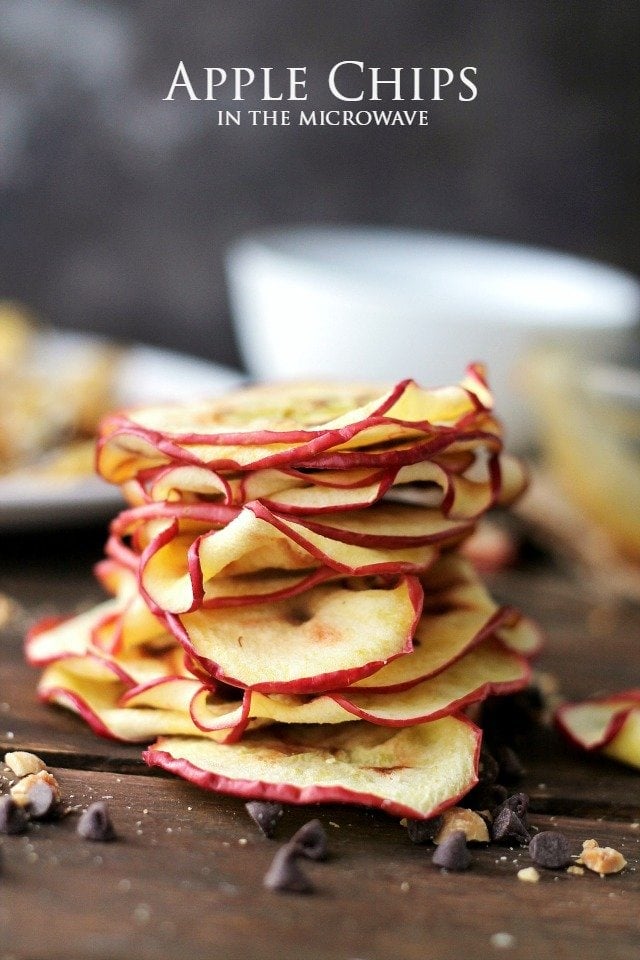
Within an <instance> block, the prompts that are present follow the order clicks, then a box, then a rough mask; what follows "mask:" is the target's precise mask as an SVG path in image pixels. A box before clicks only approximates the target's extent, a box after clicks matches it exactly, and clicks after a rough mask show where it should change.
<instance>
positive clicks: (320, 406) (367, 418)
mask: <svg viewBox="0 0 640 960" xmlns="http://www.w3.org/2000/svg"><path fill="white" fill-rule="evenodd" d="M408 383H409V381H404V382H402V383H400V384H397V385H396V386H395V387H394V388H392V390H390V391H388V392H387V393H385V394H383V395H382V396H378V397H376V398H375V399H373V400H371V399H369V400H368V401H367V403H366V405H365V406H364V407H362V406H361V405H359V404H358V403H357V402H356V407H355V409H354V408H353V407H351V409H350V412H349V413H347V414H346V415H345V411H346V410H348V409H349V407H348V406H347V405H345V403H344V402H343V401H340V403H339V404H338V405H337V406H336V404H335V403H334V397H335V387H334V386H333V387H331V388H328V387H327V385H326V384H325V385H316V387H315V388H312V390H313V389H315V390H316V393H315V397H314V398H313V399H312V400H311V403H310V405H311V406H312V407H313V408H314V411H315V414H317V416H318V417H319V418H320V420H321V419H322V414H323V413H325V414H326V413H327V412H328V410H329V409H331V410H332V412H335V411H336V409H340V411H341V413H342V417H341V419H339V420H334V421H333V424H332V425H330V424H326V425H323V424H320V425H318V426H316V424H318V420H313V421H312V422H309V420H310V417H308V416H307V410H308V406H309V396H307V397H306V398H304V402H302V397H301V395H300V391H299V390H298V389H297V388H296V387H295V386H291V385H289V386H287V385H282V386H281V387H280V388H277V387H276V388H274V387H267V388H262V393H261V390H260V388H251V389H248V390H246V389H245V390H244V391H240V392H236V393H233V394H229V395H227V396H226V397H225V398H224V399H223V400H222V401H214V402H213V403H209V404H207V403H201V404H198V405H195V406H175V405H174V406H172V407H166V406H165V407H162V406H158V407H152V408H147V409H140V410H137V411H134V412H133V413H131V414H127V413H116V414H112V415H111V416H109V417H107V418H105V420H103V422H102V424H101V431H100V439H99V442H98V449H97V466H98V471H99V472H100V473H101V475H102V476H103V477H104V478H105V479H106V480H109V481H111V482H112V483H122V482H125V481H127V480H131V479H134V478H135V477H136V475H137V474H138V473H139V472H140V470H141V469H142V470H144V469H147V468H148V467H153V466H158V465H160V464H162V463H172V462H173V463H191V464H194V465H205V466H213V465H214V464H215V465H216V466H217V468H219V469H238V468H241V469H248V468H253V469H255V468H257V467H258V466H265V467H266V466H275V465H276V464H282V463H284V464H287V463H289V462H292V461H293V460H294V459H295V458H296V457H297V456H304V455H311V454H313V453H314V452H317V451H318V450H323V449H326V448H327V447H330V446H332V445H333V444H334V443H335V442H339V441H340V440H342V439H344V437H345V436H346V435H349V436H353V435H354V434H357V433H358V432H360V431H361V430H362V429H363V428H364V427H365V426H366V425H368V424H370V423H371V422H372V421H373V420H374V419H375V418H376V417H378V418H379V417H384V415H385V412H386V411H387V409H388V408H389V407H390V406H392V404H393V402H394V399H395V398H396V397H397V396H399V395H400V394H401V393H402V392H403V391H404V390H405V389H406V387H407V385H408ZM265 390H266V391H268V392H269V403H268V405H267V406H266V408H265V405H264V402H263V401H264V399H265ZM305 391H306V392H307V394H308V393H309V389H308V387H305ZM276 394H277V397H278V399H277V402H275V403H274V396H276ZM371 394H372V391H369V398H370V397H371ZM365 395H366V393H365V392H364V391H363V388H361V387H358V388H357V389H356V391H355V392H353V391H352V396H353V398H354V399H356V396H357V397H358V398H360V399H361V398H362V397H363V396H365ZM261 402H262V406H261ZM296 402H298V408H297V411H296V409H295V406H294V405H295V404H296ZM292 407H293V414H295V413H297V414H298V419H297V421H296V417H295V415H293V416H292ZM301 413H302V417H300V414H301ZM300 419H302V421H303V422H302V423H300ZM256 421H258V424H259V426H258V427H257V428H254V429H252V425H253V426H254V427H255V424H256ZM265 423H266V424H268V426H265ZM225 425H227V426H230V427H231V429H223V427H224V426H225Z"/></svg>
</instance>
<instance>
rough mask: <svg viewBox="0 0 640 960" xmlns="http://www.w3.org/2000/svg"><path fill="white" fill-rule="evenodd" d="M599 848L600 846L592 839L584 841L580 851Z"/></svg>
mask: <svg viewBox="0 0 640 960" xmlns="http://www.w3.org/2000/svg"><path fill="white" fill-rule="evenodd" d="M599 846H600V844H599V843H598V841H597V840H593V839H591V840H585V841H584V842H583V844H582V849H583V850H593V849H594V848H595V847H599Z"/></svg>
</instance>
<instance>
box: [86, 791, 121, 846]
mask: <svg viewBox="0 0 640 960" xmlns="http://www.w3.org/2000/svg"><path fill="white" fill-rule="evenodd" d="M77 829H78V833H79V834H80V836H81V837H84V839H85V840H99V841H102V840H115V837H116V831H115V829H114V827H113V823H112V822H111V816H110V814H109V808H108V807H107V804H106V803H105V802H104V801H103V800H99V801H97V802H96V803H92V804H90V806H88V807H87V809H86V810H85V811H84V813H82V814H81V816H80V819H79V820H78V828H77Z"/></svg>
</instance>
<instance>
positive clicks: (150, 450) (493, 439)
mask: <svg viewBox="0 0 640 960" xmlns="http://www.w3.org/2000/svg"><path fill="white" fill-rule="evenodd" d="M382 429H385V430H386V431H387V434H389V435H390V434H391V425H390V423H388V422H386V423H385V422H383V421H380V423H378V424H377V425H375V426H374V425H370V426H369V428H368V429H367V428H365V427H364V426H360V427H358V430H356V429H355V428H354V429H353V430H351V431H350V433H351V435H352V436H353V435H355V433H356V432H358V431H359V432H360V433H361V434H362V437H361V440H362V441H363V442H364V441H365V440H367V439H369V440H372V439H374V434H373V433H372V431H373V430H377V431H378V433H377V434H375V438H376V439H380V437H381V434H380V432H379V431H380V430H382ZM408 433H409V436H410V439H404V438H403V437H401V436H396V437H395V439H394V440H393V441H390V442H389V443H380V444H378V445H369V446H364V447H358V446H354V447H351V448H349V447H345V446H344V444H342V445H340V444H338V445H337V446H335V445H334V443H333V441H334V440H340V439H341V438H342V434H340V435H336V436H331V435H330V434H326V435H324V436H319V437H316V438H315V439H314V440H312V441H308V442H307V443H299V444H293V445H290V444H283V443H274V444H272V445H270V446H244V445H240V446H238V445H235V446H234V445H232V446H220V445H214V446H207V445H206V444H198V443H196V442H195V441H194V442H193V443H191V444H184V445H180V444H177V443H175V442H174V441H172V440H168V439H166V438H164V437H162V436H160V435H155V436H154V435H151V434H149V433H147V432H145V431H144V430H142V429H140V428H134V427H131V428H128V429H125V428H123V429H121V430H119V431H116V432H114V433H113V434H111V435H110V436H106V437H102V438H101V439H100V440H99V441H98V446H97V468H98V472H99V473H100V474H101V476H103V477H104V479H106V480H108V481H109V482H111V483H117V484H120V485H125V484H127V483H130V482H131V481H134V480H137V478H138V477H140V476H145V475H146V474H147V471H149V470H153V469H157V468H160V467H163V466H165V467H166V466H171V465H173V466H189V465H191V466H194V467H204V468H207V469H209V470H212V471H214V472H216V473H229V472H231V473H233V472H236V471H257V470H262V469H280V468H282V469H291V468H296V467H297V468H312V469H314V468H315V469H336V470H345V469H358V468H363V467H364V468H384V467H399V466H403V465H406V464H412V463H417V462H419V461H422V460H426V459H430V458H431V457H434V456H436V455H442V454H443V453H446V452H451V453H457V452H460V451H461V450H464V449H469V447H470V445H474V446H479V445H484V446H487V447H489V448H490V449H491V450H494V451H499V450H500V449H501V448H502V440H501V428H500V426H499V425H498V423H497V422H496V421H495V420H494V419H493V418H492V417H490V416H488V415H482V416H480V417H476V418H475V419H473V420H470V421H469V422H468V423H467V424H464V425H460V426H455V427H431V428H428V427H426V426H425V427H423V428H422V429H421V430H416V429H415V428H413V426H412V427H411V428H410V429H409V431H408Z"/></svg>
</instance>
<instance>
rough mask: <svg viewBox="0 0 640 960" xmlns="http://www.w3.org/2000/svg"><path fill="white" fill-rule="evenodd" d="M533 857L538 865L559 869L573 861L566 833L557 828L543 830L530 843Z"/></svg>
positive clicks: (530, 851)
mask: <svg viewBox="0 0 640 960" xmlns="http://www.w3.org/2000/svg"><path fill="white" fill-rule="evenodd" d="M529 853H530V855H531V859H532V860H533V862H534V863H535V864H536V866H538V867H547V869H549V870H559V869H560V868H561V867H566V866H567V864H569V863H571V847H570V846H569V841H568V840H567V838H566V837H565V835H564V833H560V832H559V831H557V830H543V831H542V832H541V833H537V834H536V835H535V837H533V838H532V840H531V843H530V844H529Z"/></svg>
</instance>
